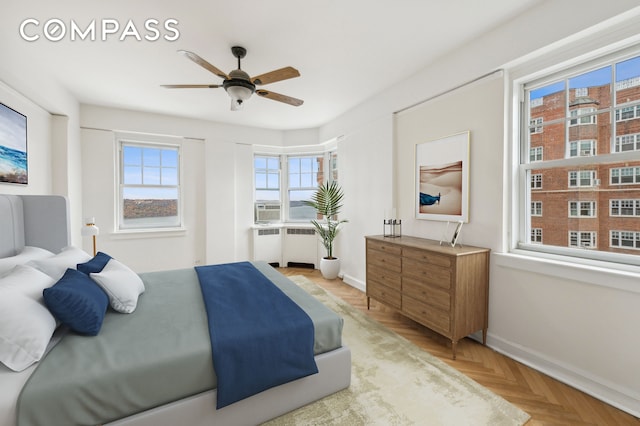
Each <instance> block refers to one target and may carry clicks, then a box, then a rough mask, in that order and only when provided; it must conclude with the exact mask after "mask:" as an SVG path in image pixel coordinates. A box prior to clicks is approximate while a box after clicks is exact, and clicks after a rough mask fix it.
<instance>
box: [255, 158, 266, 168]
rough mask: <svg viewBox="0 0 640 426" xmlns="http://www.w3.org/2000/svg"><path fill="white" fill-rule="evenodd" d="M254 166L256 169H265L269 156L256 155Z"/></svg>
mask: <svg viewBox="0 0 640 426" xmlns="http://www.w3.org/2000/svg"><path fill="white" fill-rule="evenodd" d="M253 167H254V168H256V169H265V168H266V167H267V158H266V157H255V158H254V159H253Z"/></svg>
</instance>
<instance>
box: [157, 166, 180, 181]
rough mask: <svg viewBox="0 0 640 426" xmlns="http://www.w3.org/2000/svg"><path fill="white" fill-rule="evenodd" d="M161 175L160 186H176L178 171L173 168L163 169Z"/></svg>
mask: <svg viewBox="0 0 640 426" xmlns="http://www.w3.org/2000/svg"><path fill="white" fill-rule="evenodd" d="M160 172H161V174H162V177H161V184H162V185H177V184H178V169H177V168H174V167H163V168H162V170H161V171H160Z"/></svg>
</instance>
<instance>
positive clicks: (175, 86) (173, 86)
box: [162, 84, 222, 89]
mask: <svg viewBox="0 0 640 426" xmlns="http://www.w3.org/2000/svg"><path fill="white" fill-rule="evenodd" d="M162 87H165V88H167V89H217V88H218V87H222V86H221V85H219V84H163V85H162Z"/></svg>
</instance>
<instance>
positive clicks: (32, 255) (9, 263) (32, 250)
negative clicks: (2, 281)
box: [0, 246, 53, 276]
mask: <svg viewBox="0 0 640 426" xmlns="http://www.w3.org/2000/svg"><path fill="white" fill-rule="evenodd" d="M51 256H53V253H51V252H50V251H49V250H45V249H43V248H40V247H31V246H25V247H24V248H23V249H22V251H21V252H20V253H19V254H17V255H15V256H11V257H5V258H3V259H0V276H2V275H5V274H6V273H8V272H10V271H11V270H12V269H13V268H14V267H15V266H16V265H22V264H25V263H27V262H29V261H30V260H37V259H45V258H47V257H51Z"/></svg>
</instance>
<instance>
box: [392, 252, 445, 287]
mask: <svg viewBox="0 0 640 426" xmlns="http://www.w3.org/2000/svg"><path fill="white" fill-rule="evenodd" d="M402 275H403V276H404V277H409V278H411V279H414V280H417V281H419V282H423V283H425V284H428V285H432V286H436V287H439V288H442V289H444V290H449V289H451V270H450V269H447V268H443V267H442V266H436V265H434V264H430V263H424V262H422V261H419V260H415V259H410V258H407V257H403V258H402Z"/></svg>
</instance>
